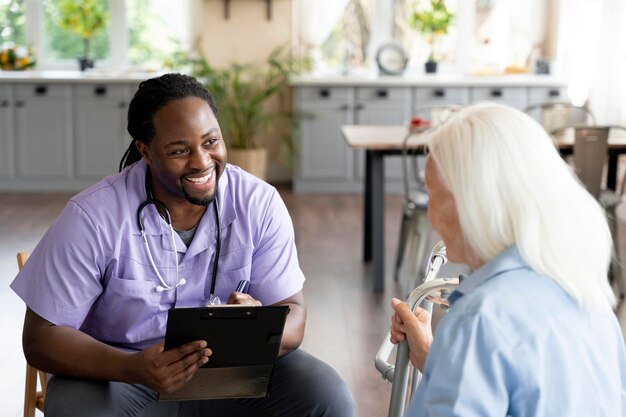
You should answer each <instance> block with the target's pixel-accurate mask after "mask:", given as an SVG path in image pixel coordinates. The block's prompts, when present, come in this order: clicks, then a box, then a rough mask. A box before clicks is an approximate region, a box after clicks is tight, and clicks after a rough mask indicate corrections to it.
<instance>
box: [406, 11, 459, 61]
mask: <svg viewBox="0 0 626 417" xmlns="http://www.w3.org/2000/svg"><path fill="white" fill-rule="evenodd" d="M453 20H454V14H453V13H452V12H451V11H450V10H449V9H448V8H447V7H446V4H445V1H444V0H430V5H429V7H428V8H421V9H418V8H416V9H415V11H414V12H413V14H412V15H411V17H410V20H409V22H410V25H411V27H412V28H413V29H415V30H416V31H418V32H420V33H421V34H422V35H423V36H424V37H425V38H426V41H427V42H428V44H429V45H430V47H431V51H430V55H429V57H428V61H436V59H435V48H434V41H435V39H436V38H437V37H439V36H443V35H445V34H447V33H448V28H449V27H450V25H451V24H452V22H453Z"/></svg>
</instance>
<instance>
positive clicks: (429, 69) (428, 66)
mask: <svg viewBox="0 0 626 417" xmlns="http://www.w3.org/2000/svg"><path fill="white" fill-rule="evenodd" d="M424 70H425V71H426V73H427V74H434V73H435V72H437V63H436V62H435V61H426V63H425V64H424Z"/></svg>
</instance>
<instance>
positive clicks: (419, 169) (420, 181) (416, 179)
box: [402, 104, 462, 198]
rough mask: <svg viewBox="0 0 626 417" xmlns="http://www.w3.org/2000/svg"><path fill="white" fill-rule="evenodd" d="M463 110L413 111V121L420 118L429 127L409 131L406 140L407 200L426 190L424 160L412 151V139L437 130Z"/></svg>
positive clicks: (450, 106)
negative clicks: (421, 161)
mask: <svg viewBox="0 0 626 417" xmlns="http://www.w3.org/2000/svg"><path fill="white" fill-rule="evenodd" d="M461 109H462V106H460V105H458V104H443V105H438V106H427V107H418V108H416V109H414V110H413V114H412V116H411V120H414V118H419V119H422V120H423V121H426V122H427V123H428V125H427V126H419V127H416V128H413V129H408V130H407V135H406V136H405V138H404V143H403V148H402V174H403V175H402V179H403V182H404V192H405V196H406V198H410V196H411V195H412V194H413V193H414V192H415V191H416V190H417V191H423V190H424V189H425V186H424V172H423V171H424V169H423V168H424V167H423V164H420V160H422V159H423V157H421V156H416V155H415V154H414V153H413V152H411V151H410V149H409V148H410V146H409V144H408V142H409V140H410V138H411V137H412V136H413V135H415V134H420V133H426V132H428V131H429V130H431V129H432V128H436V127H437V126H439V125H441V124H442V123H444V122H445V121H446V120H448V119H449V118H450V117H452V116H453V115H454V114H455V113H456V112H458V111H459V110H461Z"/></svg>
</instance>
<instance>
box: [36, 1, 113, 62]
mask: <svg viewBox="0 0 626 417" xmlns="http://www.w3.org/2000/svg"><path fill="white" fill-rule="evenodd" d="M62 1H63V0H44V1H43V2H42V8H43V45H42V47H41V48H40V57H41V59H42V61H43V62H46V61H59V60H74V59H78V58H81V57H89V58H92V59H96V60H100V61H101V60H106V59H108V58H109V30H108V29H109V26H108V25H107V27H105V28H104V29H102V30H100V31H98V32H97V33H96V34H95V35H94V36H93V38H92V39H91V40H89V41H88V42H85V41H84V40H83V38H82V37H81V36H80V35H79V34H77V33H74V32H71V31H68V30H65V29H62V28H61V26H60V23H59V22H60V21H61V12H62V10H61V7H62ZM95 6H96V7H100V8H101V9H102V10H104V12H105V13H106V14H107V15H110V10H109V2H108V1H107V0H96V1H95Z"/></svg>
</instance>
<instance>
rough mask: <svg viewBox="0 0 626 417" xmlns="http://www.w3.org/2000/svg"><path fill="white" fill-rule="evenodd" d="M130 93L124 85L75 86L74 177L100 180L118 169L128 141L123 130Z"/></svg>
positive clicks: (128, 136) (128, 137)
mask: <svg viewBox="0 0 626 417" xmlns="http://www.w3.org/2000/svg"><path fill="white" fill-rule="evenodd" d="M132 92H133V93H134V89H133V91H132ZM131 94H132V93H131V91H130V88H129V86H127V85H105V84H84V85H78V86H76V88H75V100H74V103H75V104H74V115H75V118H74V128H75V132H76V134H75V143H76V148H75V150H76V153H75V156H76V171H75V173H76V177H77V178H80V179H87V180H99V179H100V178H102V177H105V176H107V175H111V174H113V173H115V172H117V171H118V164H119V161H120V159H121V158H122V155H123V154H124V151H125V150H126V148H127V147H128V145H129V144H130V141H131V138H130V135H129V134H128V133H127V131H126V115H127V112H128V103H129V102H130V98H131Z"/></svg>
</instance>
